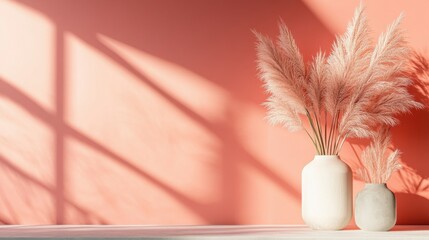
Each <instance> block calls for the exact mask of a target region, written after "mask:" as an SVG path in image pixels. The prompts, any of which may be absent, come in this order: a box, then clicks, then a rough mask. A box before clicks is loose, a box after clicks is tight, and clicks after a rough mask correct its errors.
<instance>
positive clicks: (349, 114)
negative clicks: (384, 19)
mask: <svg viewBox="0 0 429 240" xmlns="http://www.w3.org/2000/svg"><path fill="white" fill-rule="evenodd" d="M401 20H402V15H400V16H399V17H398V18H397V19H396V20H395V21H394V22H393V23H392V24H391V25H390V26H389V27H388V29H387V31H386V32H385V33H383V34H382V35H381V36H380V38H379V40H378V43H377V45H376V47H375V48H374V51H373V52H372V54H371V59H370V62H369V64H368V68H367V70H366V71H364V72H363V74H362V73H361V75H363V76H364V78H361V79H360V81H359V82H358V83H359V84H358V85H357V88H356V89H355V91H354V92H353V95H352V96H351V101H350V102H349V103H348V105H347V107H346V109H345V110H344V114H343V117H342V119H341V122H340V125H339V134H340V136H342V137H371V136H372V135H374V133H375V132H374V129H376V128H377V126H378V125H380V124H384V125H388V126H394V125H396V124H397V123H398V120H397V118H396V114H399V113H404V112H408V111H409V110H410V109H412V108H421V107H422V105H421V104H420V103H417V102H415V101H414V100H413V98H412V96H411V95H410V94H409V93H408V91H407V86H408V85H409V84H410V80H409V79H407V78H406V74H405V72H406V70H407V67H406V64H405V63H406V59H407V58H408V53H409V49H408V47H407V43H406V41H405V37H404V36H403V31H402V30H401V29H400V27H399V26H400V23H401Z"/></svg>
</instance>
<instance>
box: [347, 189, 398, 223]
mask: <svg viewBox="0 0 429 240" xmlns="http://www.w3.org/2000/svg"><path fill="white" fill-rule="evenodd" d="M355 222H356V225H357V226H358V227H359V228H360V229H362V230H367V231H388V230H390V229H391V228H392V227H393V226H395V223H396V198H395V194H393V192H392V191H390V190H389V188H387V186H386V184H385V183H382V184H377V183H367V184H366V185H365V187H364V189H363V190H362V191H360V192H359V193H358V195H357V196H356V203H355Z"/></svg>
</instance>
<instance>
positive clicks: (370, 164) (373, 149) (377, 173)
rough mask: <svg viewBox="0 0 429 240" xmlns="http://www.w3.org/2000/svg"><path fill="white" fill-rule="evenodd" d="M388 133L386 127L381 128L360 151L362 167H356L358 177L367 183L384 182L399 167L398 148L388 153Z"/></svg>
mask: <svg viewBox="0 0 429 240" xmlns="http://www.w3.org/2000/svg"><path fill="white" fill-rule="evenodd" d="M389 145H390V133H389V129H388V128H383V129H381V130H380V131H379V132H378V133H377V134H376V135H375V137H374V139H373V142H372V143H371V144H370V145H369V146H368V147H367V148H366V149H365V150H364V151H363V152H362V155H361V160H362V164H363V166H362V168H359V169H357V171H356V175H357V176H358V178H360V179H362V180H364V181H365V182H367V183H386V182H387V180H389V178H390V176H391V175H392V173H393V172H394V171H396V170H398V169H400V168H401V165H400V164H399V162H398V158H399V156H400V152H399V150H398V149H396V150H394V151H393V152H391V153H390V154H388V148H389Z"/></svg>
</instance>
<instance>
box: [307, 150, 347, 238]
mask: <svg viewBox="0 0 429 240" xmlns="http://www.w3.org/2000/svg"><path fill="white" fill-rule="evenodd" d="M352 201H353V200H352V172H351V170H350V167H349V166H348V165H347V164H346V163H344V162H343V161H341V160H340V159H339V158H338V156H336V155H328V156H322V155H317V156H315V158H314V160H313V161H311V162H310V163H308V164H307V165H306V166H305V167H304V169H303V170H302V218H303V220H304V222H305V223H306V224H307V225H308V226H309V227H311V228H312V229H320V230H339V229H342V228H344V227H345V226H346V225H347V224H348V223H349V222H350V219H351V217H352V204H353V203H352Z"/></svg>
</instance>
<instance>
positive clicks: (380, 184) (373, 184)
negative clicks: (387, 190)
mask: <svg viewBox="0 0 429 240" xmlns="http://www.w3.org/2000/svg"><path fill="white" fill-rule="evenodd" d="M365 186H387V183H365Z"/></svg>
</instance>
